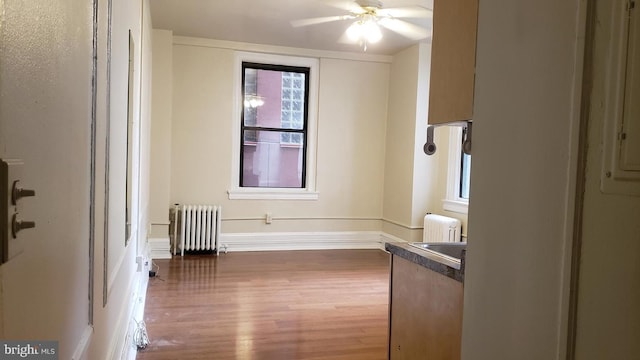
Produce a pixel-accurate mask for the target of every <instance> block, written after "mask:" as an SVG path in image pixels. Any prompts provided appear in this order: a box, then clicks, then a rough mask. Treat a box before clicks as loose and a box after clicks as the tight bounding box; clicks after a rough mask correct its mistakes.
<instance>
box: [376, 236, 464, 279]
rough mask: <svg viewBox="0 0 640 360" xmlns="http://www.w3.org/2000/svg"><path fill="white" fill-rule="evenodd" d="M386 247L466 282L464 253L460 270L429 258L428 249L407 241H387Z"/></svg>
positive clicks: (445, 274)
mask: <svg viewBox="0 0 640 360" xmlns="http://www.w3.org/2000/svg"><path fill="white" fill-rule="evenodd" d="M384 248H385V250H387V251H388V252H390V253H391V254H392V255H396V256H399V257H401V258H403V259H405V260H408V261H411V262H412V263H415V264H418V265H420V266H423V267H425V268H427V269H429V270H432V271H435V272H437V273H439V274H442V275H444V276H447V277H450V278H452V279H454V280H456V281H460V282H461V283H464V265H465V264H464V263H465V259H464V254H463V256H462V260H461V261H460V269H459V270H458V269H456V268H453V267H451V266H448V265H445V264H442V263H439V262H438V261H436V260H434V259H431V258H429V255H430V254H429V252H428V251H426V250H421V249H418V248H415V247H413V246H411V245H409V244H407V243H400V242H393V243H391V242H387V243H385V244H384Z"/></svg>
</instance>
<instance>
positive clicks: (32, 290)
mask: <svg viewBox="0 0 640 360" xmlns="http://www.w3.org/2000/svg"><path fill="white" fill-rule="evenodd" d="M92 55H93V4H92V2H91V1H72V0H47V1H34V0H30V1H25V0H0V158H3V159H5V158H18V159H22V160H23V162H24V168H23V178H22V179H21V183H22V184H23V186H24V187H25V188H32V189H34V190H35V191H36V196H35V197H32V198H25V199H23V200H21V202H22V204H21V206H22V213H21V217H22V218H23V219H24V220H32V221H35V223H36V227H35V228H34V229H26V230H23V231H21V232H19V239H20V241H21V242H22V244H23V246H24V251H23V252H22V253H21V254H20V255H18V256H16V257H15V258H13V259H11V260H10V261H8V262H7V263H5V264H3V265H2V266H0V281H1V290H0V291H1V292H2V296H1V303H0V309H1V316H2V319H1V325H2V326H1V327H0V339H19V340H57V341H59V357H60V359H70V358H71V357H72V354H73V352H74V351H75V350H76V348H77V347H78V345H79V342H80V339H82V337H83V334H86V332H87V331H88V329H89V330H90V328H89V327H88V324H89V322H90V315H89V313H90V297H89V294H90V291H89V287H90V284H89V279H90V276H89V275H90V274H89V272H90V253H89V251H90V246H89V243H90V231H91V229H90V204H91V195H90V191H91V172H92V169H91V158H92V157H91V149H92V140H91V138H92V137H91V133H92V121H93V120H92V119H93V118H94V117H93V115H92V74H93V61H92V58H93V56H92Z"/></svg>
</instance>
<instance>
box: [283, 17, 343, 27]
mask: <svg viewBox="0 0 640 360" xmlns="http://www.w3.org/2000/svg"><path fill="white" fill-rule="evenodd" d="M350 18H352V16H350V15H336V16H324V17H317V18H310V19H300V20H292V21H291V26H293V27H301V26H309V25H317V24H324V23H328V22H332V21H338V20H346V19H350Z"/></svg>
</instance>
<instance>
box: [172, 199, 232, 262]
mask: <svg viewBox="0 0 640 360" xmlns="http://www.w3.org/2000/svg"><path fill="white" fill-rule="evenodd" d="M174 216H175V224H176V225H175V227H174V229H175V230H174V235H175V236H174V238H175V242H174V244H175V245H174V247H173V254H174V255H175V254H176V249H177V247H178V246H177V245H178V244H180V255H181V256H184V252H185V251H190V250H195V251H213V250H215V252H216V255H217V254H219V253H220V246H219V244H220V220H221V218H222V207H221V206H215V205H177V208H176V209H175V211H174Z"/></svg>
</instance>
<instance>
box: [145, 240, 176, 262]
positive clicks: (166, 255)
mask: <svg viewBox="0 0 640 360" xmlns="http://www.w3.org/2000/svg"><path fill="white" fill-rule="evenodd" d="M149 257H151V259H171V243H170V241H169V238H168V237H166V238H150V239H149Z"/></svg>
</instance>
